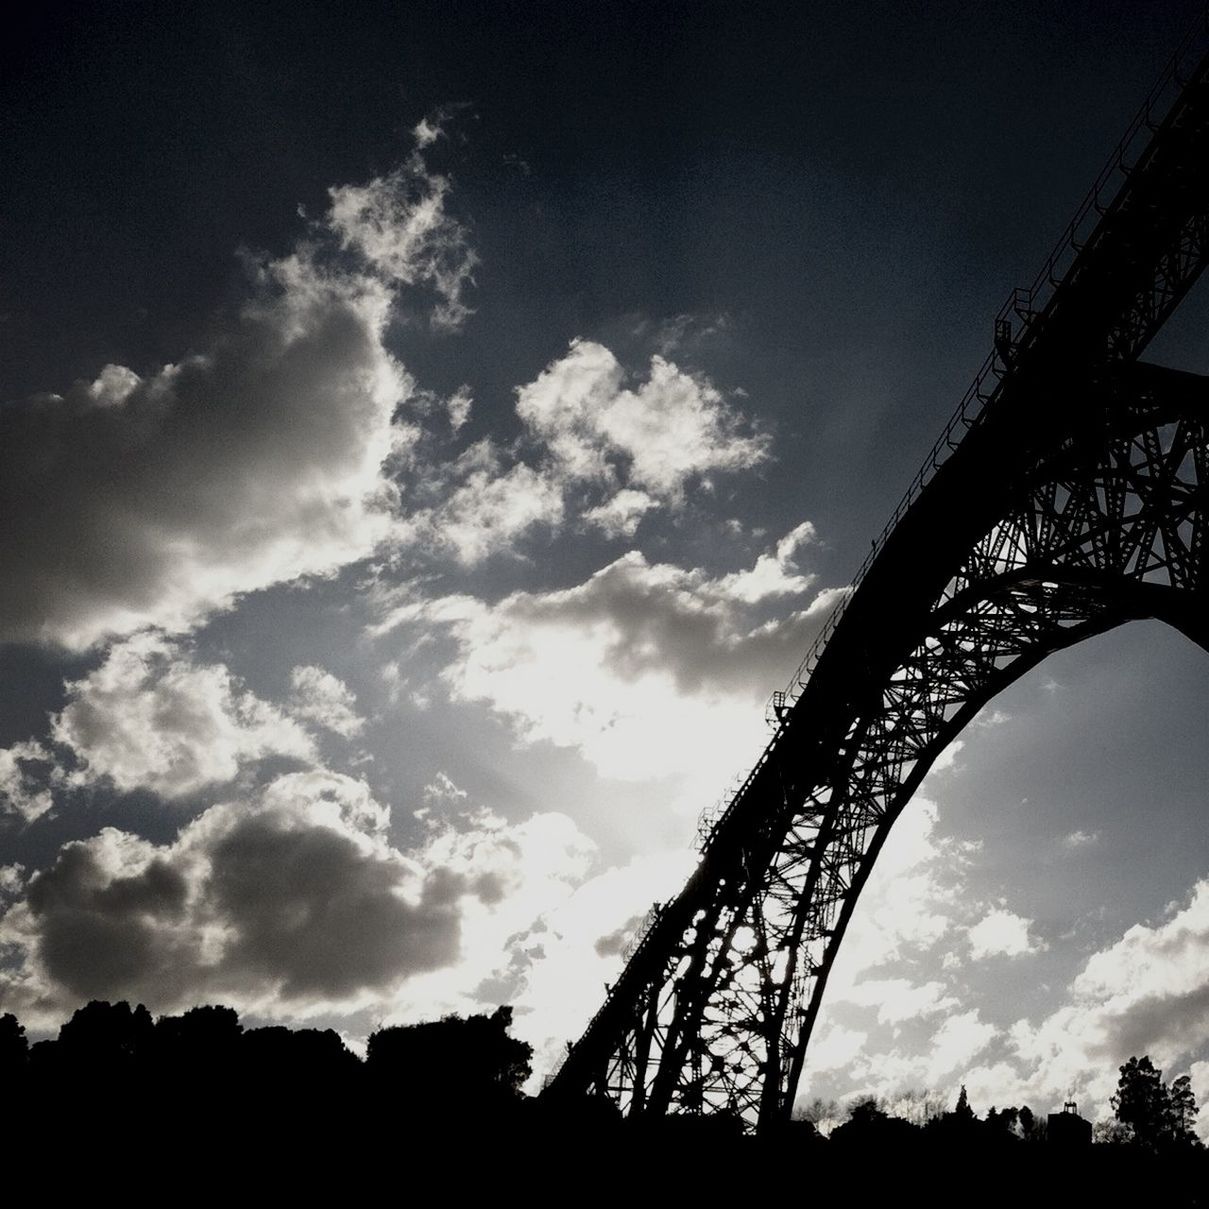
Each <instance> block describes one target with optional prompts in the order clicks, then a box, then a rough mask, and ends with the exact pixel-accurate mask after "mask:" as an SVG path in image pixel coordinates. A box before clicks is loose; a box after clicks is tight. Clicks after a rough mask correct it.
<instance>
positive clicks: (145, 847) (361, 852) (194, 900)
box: [0, 772, 502, 1010]
mask: <svg viewBox="0 0 1209 1209" xmlns="http://www.w3.org/2000/svg"><path fill="white" fill-rule="evenodd" d="M387 822H388V816H387V815H386V812H385V811H384V810H383V809H382V808H381V807H379V806H378V805H377V804H376V803H375V802H374V801H373V799H372V798H371V797H370V796H369V793H368V789H367V788H366V786H365V785H364V783H362V782H358V781H354V780H353V779H351V778H349V777H343V776H339V775H338V774H334V773H323V772H312V773H295V774H290V775H287V776H285V777H282V778H280V779H279V780H278V781H276V782H274V783H272V784H271V785H270V786H268V787H267V788H266V789H265V790H264V791H263V793H262V794H261V795H260V796H259V797H258V799H257V800H256V801H254V802H252V803H238V804H231V805H219V806H214V807H211V808H210V809H209V810H207V811H205V812H204V813H203V814H202V815H200V816H199V817H198V818H197V819H195V820H194V821H193V822H192V823H191V824H190V825H189V826H187V827H186V828H185V829H184V830H183V831H182V833H181V834H180V836H179V837H178V839H177V840H176V842H175V843H173V844H171V845H168V846H161V847H157V846H154V845H152V844H150V843H148V842H147V841H144V840H141V839H139V838H137V837H135V836H133V835H129V834H126V833H123V832H120V831H117V830H115V829H112V828H107V829H106V830H105V831H103V832H101V834H100V835H98V836H95V837H93V838H92V839H90V840H83V841H77V842H74V843H70V844H67V845H66V846H65V847H64V848H63V849H61V851H60V852H59V855H58V857H57V859H56V860H55V862H54V864H53V865H51V866H50V867H49V868H48V869H46V870H44V871H42V872H40V873H38V874H35V875H34V876H33V877H32V878H31V879H30V881H29V884H28V887H27V892H26V895H25V898H24V901H23V902H19V903H17V904H16V905H15V906H14V907H13V908H11V909H10V911H9V913H8V915H7V916H5V917H3V918H2V919H0V943H6V944H8V945H14V946H16V947H17V948H19V949H22V950H24V951H25V953H26V954H27V961H26V963H25V965H24V967H23V968H22V969H20V970H18V971H17V972H16V973H15V974H13V973H12V972H11V971H10V975H9V978H8V981H7V984H6V983H5V980H4V979H2V978H0V1001H3V1002H6V1003H9V1004H11V1005H12V1006H16V1007H20V1006H21V1005H22V1004H23V1003H25V1004H30V1003H32V1004H35V1005H41V1006H43V1007H47V1006H52V1007H53V1006H54V1005H58V1004H67V1003H70V1002H73V1001H78V1000H80V999H88V998H105V999H131V1000H139V1001H141V1002H144V1003H147V1004H148V1005H149V1006H151V1007H153V1008H160V1009H163V1008H171V1007H173V1006H177V1005H180V1004H182V1003H187V1002H196V1001H199V1000H202V999H206V998H224V999H225V1000H227V1001H235V1002H238V1003H241V1004H244V1005H249V1004H252V1005H260V1006H261V1007H262V1008H265V1009H266V1010H271V1009H272V1007H273V1005H274V1004H278V1003H283V1004H293V1005H296V1006H297V1005H304V1006H307V1007H311V1006H313V1005H314V1004H315V1003H320V1002H332V1003H348V1002H350V1001H354V1000H356V999H357V998H358V997H359V996H364V995H365V994H367V993H372V992H381V991H384V990H387V989H389V988H391V987H394V986H397V985H398V984H399V983H400V982H401V981H403V980H404V979H406V978H408V977H409V976H412V975H415V974H418V973H422V972H425V971H430V970H434V969H438V968H442V967H446V966H449V965H451V964H452V963H454V962H455V961H457V959H458V957H459V955H460V950H459V942H460V936H461V916H462V911H463V901H464V899H466V898H467V897H472V898H476V899H479V900H480V901H484V902H491V901H493V900H498V898H499V896H500V893H501V890H500V887H501V884H502V881H501V877H500V876H499V875H498V874H493V871H492V870H491V869H490V868H489V867H488V868H483V869H480V870H477V871H473V874H474V875H473V876H471V875H468V874H467V873H466V872H464V871H462V870H458V869H453V868H451V867H449V866H448V865H442V864H438V863H432V864H430V865H422V864H419V863H417V862H416V861H415V860H412V859H409V858H407V857H405V856H403V855H402V854H401V853H399V852H398V851H396V850H395V849H394V848H392V847H391V846H390V845H389V843H388V842H387V841H386V839H385V838H384V828H385V827H386V825H387Z"/></svg>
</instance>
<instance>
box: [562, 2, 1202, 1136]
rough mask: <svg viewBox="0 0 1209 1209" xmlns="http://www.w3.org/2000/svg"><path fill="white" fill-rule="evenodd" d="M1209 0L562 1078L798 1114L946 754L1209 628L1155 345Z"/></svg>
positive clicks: (1174, 396)
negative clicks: (810, 1048) (916, 801)
mask: <svg viewBox="0 0 1209 1209" xmlns="http://www.w3.org/2000/svg"><path fill="white" fill-rule="evenodd" d="M1206 46H1209V19H1202V21H1201V22H1200V23H1198V26H1197V28H1196V29H1194V30H1193V31H1192V33H1191V34H1190V35H1189V37H1188V39H1187V40H1186V42H1185V43H1184V45H1183V46H1182V47H1181V48H1180V50H1179V51H1178V52H1177V53H1176V55H1175V57H1174V58H1173V59H1172V62H1171V63H1170V64H1169V66H1168V68H1167V70H1166V71H1165V72H1164V73H1163V75H1162V76H1161V78H1160V79H1159V81H1158V83H1157V84H1156V85H1155V88H1154V89H1153V90H1152V92H1151V95H1150V96H1149V97H1148V98H1147V100H1146V102H1145V104H1144V105H1143V106H1142V109H1141V111H1140V112H1139V114H1138V115H1137V117H1136V118H1135V120H1134V121H1133V123H1132V124H1131V125H1130V127H1129V129H1128V130H1127V131H1126V133H1125V136H1124V137H1123V139H1122V140H1121V143H1120V144H1119V145H1118V147H1117V148H1116V150H1115V151H1114V153H1113V155H1112V157H1111V158H1110V160H1109V163H1108V164H1107V166H1106V167H1105V169H1104V171H1103V172H1102V173H1101V175H1100V177H1099V178H1098V179H1097V181H1096V182H1095V185H1094V187H1093V188H1092V190H1091V192H1090V193H1089V195H1088V197H1087V199H1086V201H1085V202H1084V204H1083V205H1082V206H1081V207H1080V209H1079V210H1078V212H1077V213H1076V214H1075V217H1074V218H1073V219H1072V220H1071V223H1070V225H1069V226H1068V228H1067V230H1066V232H1065V233H1064V235H1063V237H1062V239H1061V240H1060V241H1059V243H1058V246H1057V247H1056V248H1055V250H1054V252H1053V253H1052V254H1051V256H1050V257H1049V259H1048V260H1047V261H1046V263H1045V264H1044V266H1043V267H1042V269H1041V271H1040V273H1039V274H1038V275H1037V277H1036V279H1035V280H1034V282H1033V283H1032V285H1030V286H1029V287H1027V288H1024V289H1017V290H1015V291H1013V293H1012V295H1011V297H1010V298H1009V299H1008V300H1007V302H1006V303H1005V304H1004V306H1003V308H1002V309H1001V310H1000V312H999V314H998V315H997V316H996V317H995V320H994V328H993V347H992V350H991V352H990V354H989V355H988V357H987V359H986V361H985V362H984V364H983V365H982V367H981V368H980V370H979V371H978V374H977V376H976V377H975V379H974V382H973V385H972V386H971V387H970V389H969V391H968V392H967V393H966V395H965V397H964V398H963V399H962V401H961V403H960V405H959V406H958V408H957V410H956V412H955V413H954V415H953V417H952V419H951V420H950V421H949V423H948V424H947V425H946V427H945V429H944V431H943V432H942V433H941V435H940V437H939V439H938V440H937V442H936V445H935V446H934V448H933V449H932V452H931V454H930V456H929V457H928V459H927V461H926V462H925V465H924V467H923V469H922V470H921V471H920V473H919V474H918V475H917V476H916V478H915V480H914V482H913V483H912V484H911V486H910V488H909V489H908V491H907V493H906V496H905V497H904V499H903V501H902V503H901V504H900V505H899V507H898V508H897V510H896V511H895V513H894V515H893V516H892V517H891V519H890V521H889V523H888V524H887V526H886V528H885V530H884V531H883V533H882V535H881V537H880V538H879V539H878V540H877V541H876V542H875V543H874V544H873V548H872V551H871V553H870V555H869V557H868V559H867V560H866V562H865V564H864V566H863V567H862V568H861V569H860V572H859V573H858V575H857V577H856V579H855V582H854V583H853V585H852V587H851V589H850V590H849V592H848V593H847V594H846V596H845V597H844V599H843V600H842V601H841V603H840V604H839V606H838V607H837V608H836V610H835V611H834V613H833V614H832V616H831V618H830V619H829V620H828V622H827V624H826V625H825V626H824V628H823V631H822V632H821V634H820V635H819V638H818V640H817V641H816V642H815V644H814V646H813V647H812V648H811V650H810V652H809V653H808V654H807V656H806V658H805V660H804V661H803V663H802V665H801V667H800V668H799V669H798V671H797V673H796V674H795V675H794V677H793V678H792V680H791V681H790V683H789V685H788V687H787V688H786V689H785V690H784V692H779V693H776V694H774V696H773V699H772V701H771V702H770V707H769V721H770V724H771V726H772V728H773V733H772V738H771V740H770V741H769V743H768V746H767V748H766V749H765V750H764V752H763V754H762V755H761V756H760V758H759V760H758V762H757V763H756V765H755V767H754V768H753V769H752V770H751V772H750V774H749V775H748V776H747V778H746V780H745V781H744V782H743V783H742V785H741V786H740V787H739V788H738V789H737V790H736V791H735V792H734V794H733V795H732V796H731V797H730V798H729V800H728V801H726V802H724V803H723V806H722V808H721V809H720V810H719V811H718V812H716V814H714V815H707V816H706V817H705V818H704V820H703V826H702V830H701V840H700V851H701V855H700V861H699V863H698V865H697V868H696V870H695V872H694V873H693V874H692V876H691V877H690V878H689V880H688V883H687V884H686V885H685V887H684V889H683V890H682V891H681V892H680V894H679V895H678V896H677V897H676V898H675V899H673V900H671V901H670V902H668V903H666V904H664V905H662V906H661V907H656V908H654V909H652V911H651V913H650V914H649V915H648V916H647V919H646V920H645V921H644V923H643V926H642V928H641V929H640V931H639V934H638V936H637V937H636V939H635V942H634V943H633V944H632V946H631V950H630V952H629V957H628V961H627V964H626V966H625V968H624V970H623V972H622V974H621V976H620V978H619V979H618V980H617V982H616V983H615V984H614V985H613V987H612V988H611V989H610V991H609V993H608V996H607V998H606V1000H605V1002H604V1004H603V1005H602V1006H601V1008H600V1010H599V1011H598V1012H597V1013H596V1015H595V1016H594V1017H593V1019H592V1020H591V1022H590V1023H589V1025H588V1027H587V1029H586V1030H585V1032H584V1034H583V1036H582V1037H581V1038H580V1039H579V1041H578V1042H577V1043H576V1044H575V1045H573V1046H571V1047H570V1049H569V1051H568V1053H567V1055H566V1058H565V1059H564V1061H563V1063H562V1065H561V1067H560V1068H559V1069H558V1070H557V1072H556V1073H555V1074H554V1075H553V1077H552V1078H551V1080H550V1081H549V1083H548V1085H547V1089H546V1092H545V1094H546V1095H548V1096H551V1097H557V1096H559V1095H569V1094H577V1095H604V1096H607V1097H609V1098H610V1099H611V1100H613V1101H614V1102H615V1103H617V1104H618V1106H619V1107H620V1108H621V1110H622V1111H623V1112H625V1113H627V1114H632V1115H638V1114H643V1113H649V1114H666V1113H672V1112H676V1113H692V1114H699V1113H719V1112H730V1113H734V1114H738V1115H739V1116H740V1117H742V1119H743V1120H744V1121H745V1123H746V1124H747V1126H748V1127H749V1128H751V1129H757V1130H762V1131H763V1130H767V1129H769V1128H772V1127H774V1126H775V1125H776V1124H777V1123H778V1122H780V1121H782V1120H785V1119H787V1118H788V1117H789V1115H790V1113H791V1111H792V1108H793V1101H794V1096H795V1092H796V1089H797V1084H798V1080H799V1078H800V1075H801V1071H802V1066H803V1062H804V1059H805V1055H806V1048H807V1045H808V1043H809V1040H810V1035H811V1031H812V1029H813V1026H814V1023H815V1021H816V1019H817V1017H818V1012H819V1006H820V1004H821V1002H822V997H823V993H824V990H825V988H826V985H827V977H828V973H829V971H830V970H831V967H832V964H833V963H834V961H835V956H836V953H837V951H838V949H839V946H840V944H841V942H842V940H843V937H844V932H845V929H846V928H847V926H848V923H849V921H850V920H851V918H852V913H853V910H854V908H855V906H856V903H857V901H858V898H859V895H860V892H861V889H862V887H863V886H864V884H865V882H866V881H867V880H868V877H869V873H870V871H871V869H872V868H873V866H874V863H875V861H876V860H877V856H878V853H879V852H880V851H881V849H882V846H883V845H884V843H885V841H886V837H887V836H888V834H889V832H890V829H891V827H893V825H894V823H895V820H896V819H897V818H898V817H899V815H900V814H901V813H902V811H903V809H904V808H905V807H906V805H907V803H908V802H909V801H910V800H911V797H912V795H913V794H914V792H915V790H916V789H917V788H918V786H919V784H920V782H921V781H922V780H923V778H924V776H925V774H926V773H927V771H928V769H929V768H930V767H931V766H932V764H933V762H934V761H935V760H936V758H937V757H938V756H939V755H940V754H941V753H942V752H943V751H944V749H945V747H946V746H947V745H948V744H949V743H950V742H952V740H953V739H954V738H955V737H956V736H957V735H958V734H959V733H960V732H961V730H962V728H963V727H964V726H965V725H966V724H967V723H968V722H969V721H970V720H971V719H972V718H973V717H974V716H975V715H976V714H977V713H978V711H979V710H980V709H981V708H982V707H983V706H984V705H986V704H987V702H989V701H990V700H991V699H992V698H993V697H994V696H995V695H996V694H997V693H999V692H1000V691H1002V690H1003V689H1004V688H1006V687H1007V686H1008V685H1009V684H1011V683H1012V682H1013V681H1015V680H1016V679H1018V678H1019V677H1020V676H1022V675H1024V674H1025V673H1026V672H1028V671H1029V670H1030V669H1031V668H1033V667H1035V666H1036V665H1037V664H1038V663H1040V662H1041V661H1042V660H1043V659H1045V658H1046V656H1048V655H1050V654H1052V653H1053V652H1055V651H1059V650H1062V649H1064V648H1066V647H1069V646H1072V645H1074V644H1075V643H1078V642H1081V641H1082V640H1083V639H1085V638H1088V637H1091V636H1093V635H1096V634H1101V633H1104V632H1105V631H1107V630H1110V629H1112V628H1114V627H1115V626H1119V625H1121V624H1123V623H1124V622H1127V621H1130V620H1134V619H1139V618H1159V619H1161V620H1163V621H1166V622H1168V623H1169V624H1171V625H1173V626H1175V627H1176V628H1177V629H1178V630H1180V631H1181V632H1182V633H1184V634H1186V635H1187V636H1188V637H1190V638H1191V639H1193V640H1194V641H1195V642H1197V643H1199V644H1200V645H1201V646H1202V647H1206V648H1209V609H1207V607H1206V592H1207V591H1209V566H1207V563H1209V494H1207V492H1209V379H1206V378H1203V377H1201V376H1199V375H1196V374H1192V373H1186V372H1182V371H1180V370H1176V369H1170V368H1165V367H1161V366H1158V365H1155V364H1149V363H1147V362H1145V361H1144V360H1142V359H1141V357H1142V354H1143V352H1144V351H1145V349H1146V347H1147V345H1148V344H1149V343H1150V341H1151V340H1152V339H1153V338H1154V336H1155V335H1156V333H1158V331H1159V330H1160V329H1161V328H1162V326H1163V324H1164V323H1165V322H1166V321H1167V320H1168V319H1169V318H1170V316H1171V315H1172V314H1173V312H1174V311H1175V310H1176V308H1177V307H1178V306H1179V305H1180V303H1181V301H1182V300H1183V299H1184V297H1185V296H1186V294H1187V292H1188V290H1189V289H1190V288H1191V287H1192V285H1193V284H1194V282H1195V281H1196V279H1197V277H1198V276H1199V275H1200V273H1201V270H1202V269H1203V268H1204V266H1205V261H1206V256H1207V255H1209V55H1205V48H1206Z"/></svg>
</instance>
